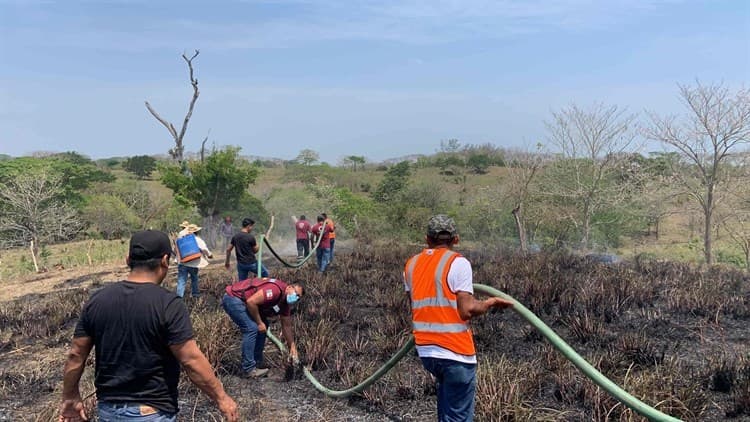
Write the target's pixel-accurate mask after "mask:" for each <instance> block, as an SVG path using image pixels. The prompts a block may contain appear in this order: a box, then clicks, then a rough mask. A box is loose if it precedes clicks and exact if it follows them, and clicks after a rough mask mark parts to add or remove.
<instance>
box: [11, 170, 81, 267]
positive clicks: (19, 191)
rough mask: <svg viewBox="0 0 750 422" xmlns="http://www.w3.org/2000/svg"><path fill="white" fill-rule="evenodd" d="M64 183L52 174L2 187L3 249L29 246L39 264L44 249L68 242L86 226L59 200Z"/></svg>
mask: <svg viewBox="0 0 750 422" xmlns="http://www.w3.org/2000/svg"><path fill="white" fill-rule="evenodd" d="M62 191H63V188H62V182H61V181H60V179H59V178H56V177H53V176H51V175H49V174H48V173H44V172H42V173H33V174H32V173H26V174H23V175H21V176H18V177H16V178H14V179H12V180H10V181H9V182H7V183H6V184H3V185H0V232H2V234H3V235H2V237H1V238H2V246H22V245H29V247H30V249H31V254H32V260H33V261H35V262H38V261H39V250H40V247H41V246H42V245H44V244H45V243H47V242H51V241H55V240H68V239H70V237H71V236H73V235H74V234H76V233H78V232H79V231H80V230H81V228H82V227H83V224H82V222H81V220H80V218H79V217H78V214H77V212H76V211H75V210H74V209H73V208H72V207H70V206H69V205H67V204H66V203H65V202H63V201H61V200H60V199H59V195H60V194H61V193H62Z"/></svg>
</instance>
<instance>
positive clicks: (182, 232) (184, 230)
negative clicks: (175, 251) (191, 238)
mask: <svg viewBox="0 0 750 422" xmlns="http://www.w3.org/2000/svg"><path fill="white" fill-rule="evenodd" d="M189 225H190V222H188V221H187V220H183V222H182V223H180V232H179V233H177V237H182V236H185V235H186V234H187V226H189Z"/></svg>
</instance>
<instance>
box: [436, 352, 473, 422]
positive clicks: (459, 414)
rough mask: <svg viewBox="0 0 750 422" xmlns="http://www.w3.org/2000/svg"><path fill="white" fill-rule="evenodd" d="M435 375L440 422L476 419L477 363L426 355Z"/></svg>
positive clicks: (460, 421) (459, 421) (461, 421)
mask: <svg viewBox="0 0 750 422" xmlns="http://www.w3.org/2000/svg"><path fill="white" fill-rule="evenodd" d="M422 365H423V366H424V368H425V369H426V370H427V371H429V372H430V373H431V374H432V375H434V376H435V380H436V382H437V405H438V421H439V422H463V421H469V422H470V421H471V420H472V419H473V418H474V392H475V390H476V385H477V365H476V364H473V363H462V362H456V361H454V360H448V359H438V358H422Z"/></svg>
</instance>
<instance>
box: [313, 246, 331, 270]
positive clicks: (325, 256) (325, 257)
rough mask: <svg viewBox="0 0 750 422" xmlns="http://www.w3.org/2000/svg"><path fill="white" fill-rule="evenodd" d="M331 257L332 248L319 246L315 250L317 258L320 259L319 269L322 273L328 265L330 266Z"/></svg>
mask: <svg viewBox="0 0 750 422" xmlns="http://www.w3.org/2000/svg"><path fill="white" fill-rule="evenodd" d="M330 257H331V250H330V249H329V248H325V249H324V248H321V247H318V250H317V251H315V258H317V260H318V271H320V272H321V273H322V272H323V271H325V270H326V267H328V263H329V262H330V259H331V258H330Z"/></svg>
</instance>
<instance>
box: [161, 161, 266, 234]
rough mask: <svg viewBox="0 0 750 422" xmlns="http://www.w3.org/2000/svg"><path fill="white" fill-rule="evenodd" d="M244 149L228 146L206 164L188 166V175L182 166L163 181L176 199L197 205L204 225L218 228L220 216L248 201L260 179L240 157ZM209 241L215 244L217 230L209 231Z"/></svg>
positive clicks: (165, 172) (168, 170) (166, 174)
mask: <svg viewBox="0 0 750 422" xmlns="http://www.w3.org/2000/svg"><path fill="white" fill-rule="evenodd" d="M239 151H240V148H238V147H226V148H224V149H222V150H215V151H213V152H212V153H211V154H210V155H209V156H208V157H206V158H205V160H204V161H202V162H201V161H191V162H189V163H188V170H189V171H188V172H184V171H182V169H181V168H180V167H179V166H170V167H167V168H165V169H164V170H163V174H162V182H163V183H164V185H166V186H167V187H168V188H170V189H172V191H173V192H174V193H175V195H176V197H177V198H178V199H179V200H182V201H184V202H186V203H189V204H193V205H195V206H196V207H197V208H198V212H199V213H200V214H201V216H203V225H204V226H207V227H209V228H214V227H217V226H218V222H219V218H218V216H219V215H220V214H221V213H222V212H224V211H226V210H230V209H234V208H236V207H237V206H238V205H239V204H240V203H242V202H243V201H247V200H248V197H249V196H250V194H249V193H248V191H247V189H248V187H249V186H250V184H252V183H253V182H254V181H255V178H256V177H257V176H258V169H257V168H255V167H254V166H253V165H251V164H250V163H248V162H247V160H244V159H243V158H241V157H240V156H239ZM204 236H206V237H207V239H206V240H207V241H209V240H210V241H213V240H214V238H213V236H214V233H213V230H206V231H205V232H204Z"/></svg>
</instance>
